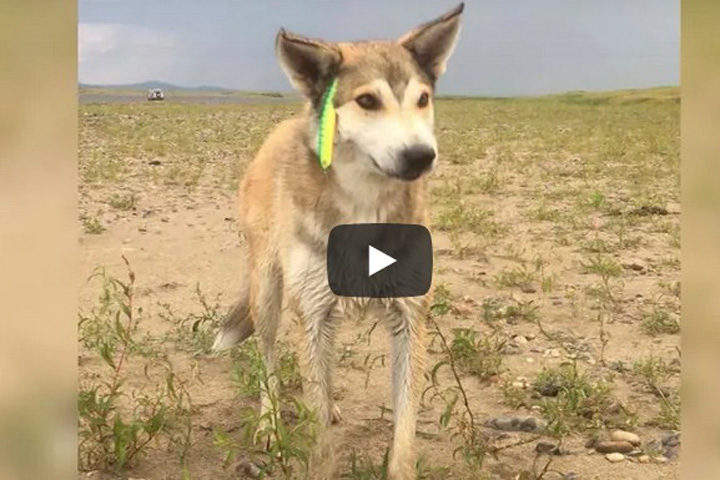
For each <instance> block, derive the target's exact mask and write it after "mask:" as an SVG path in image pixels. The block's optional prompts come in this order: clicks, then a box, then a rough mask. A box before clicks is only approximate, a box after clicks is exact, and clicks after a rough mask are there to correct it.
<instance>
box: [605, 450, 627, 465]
mask: <svg viewBox="0 0 720 480" xmlns="http://www.w3.org/2000/svg"><path fill="white" fill-rule="evenodd" d="M605 458H607V459H608V461H610V462H612V463H618V462H622V461H623V460H625V455H623V454H622V453H617V452H616V453H608V454H606V455H605Z"/></svg>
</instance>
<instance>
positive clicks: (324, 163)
mask: <svg viewBox="0 0 720 480" xmlns="http://www.w3.org/2000/svg"><path fill="white" fill-rule="evenodd" d="M336 90H337V78H335V79H333V81H332V82H331V83H330V86H329V87H328V89H327V90H326V91H325V95H323V99H322V105H321V107H320V123H319V125H318V138H317V142H318V143H317V150H318V161H319V162H320V168H322V169H323V172H327V171H328V169H329V168H330V164H331V163H332V153H333V142H334V137H335V121H336V117H337V114H336V113H335V104H334V102H333V100H334V99H335V91H336Z"/></svg>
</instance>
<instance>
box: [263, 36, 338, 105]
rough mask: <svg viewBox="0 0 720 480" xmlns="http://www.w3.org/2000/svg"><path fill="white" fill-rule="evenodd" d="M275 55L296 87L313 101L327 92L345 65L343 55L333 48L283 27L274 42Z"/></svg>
mask: <svg viewBox="0 0 720 480" xmlns="http://www.w3.org/2000/svg"><path fill="white" fill-rule="evenodd" d="M275 54H276V55H277V58H278V62H279V63H280V66H281V67H282V69H283V70H284V71H285V74H286V75H287V76H288V78H289V79H290V81H291V82H292V84H293V86H294V87H295V88H297V89H298V90H299V91H300V92H301V93H302V94H303V95H305V96H306V97H308V98H310V99H311V100H313V101H315V100H317V99H318V98H319V97H321V96H322V94H323V93H324V92H325V88H326V87H327V85H328V84H329V83H330V80H331V79H332V77H333V76H334V75H335V74H336V73H337V70H338V67H339V66H340V63H341V62H342V54H341V53H340V50H339V49H338V48H337V47H335V46H334V45H331V44H329V43H325V42H323V41H321V40H315V39H310V38H305V37H301V36H299V35H295V34H293V33H290V32H288V31H287V30H285V29H284V28H282V29H280V31H279V32H278V34H277V38H276V39H275Z"/></svg>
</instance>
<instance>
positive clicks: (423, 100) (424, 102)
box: [417, 92, 430, 108]
mask: <svg viewBox="0 0 720 480" xmlns="http://www.w3.org/2000/svg"><path fill="white" fill-rule="evenodd" d="M428 102H430V95H428V93H427V92H423V93H422V95H420V98H419V99H418V103H417V106H418V107H419V108H425V107H427V106H428Z"/></svg>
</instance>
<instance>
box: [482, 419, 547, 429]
mask: <svg viewBox="0 0 720 480" xmlns="http://www.w3.org/2000/svg"><path fill="white" fill-rule="evenodd" d="M485 426H487V427H490V428H494V429H495V430H503V431H506V432H536V433H541V432H544V431H545V429H546V428H547V423H546V422H545V421H544V420H541V419H539V418H535V417H497V418H491V419H488V420H487V421H486V422H485Z"/></svg>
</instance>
